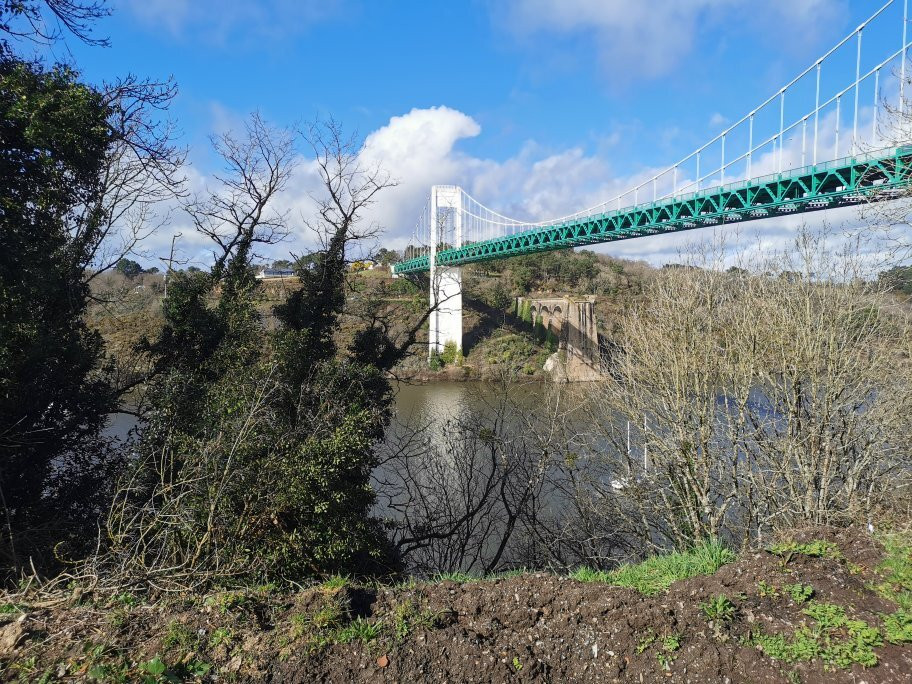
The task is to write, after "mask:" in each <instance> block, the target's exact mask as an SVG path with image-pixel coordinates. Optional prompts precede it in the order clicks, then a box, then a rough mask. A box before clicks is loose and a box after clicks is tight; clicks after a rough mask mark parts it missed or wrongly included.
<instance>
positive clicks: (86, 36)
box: [0, 0, 111, 52]
mask: <svg viewBox="0 0 912 684" xmlns="http://www.w3.org/2000/svg"><path fill="white" fill-rule="evenodd" d="M110 13H111V11H110V10H109V9H108V8H107V7H106V5H105V2H104V0H2V1H0V32H3V33H6V34H7V35H10V36H14V37H16V38H24V39H26V40H31V41H35V42H40V43H52V42H54V41H56V40H59V39H60V38H61V37H62V36H63V33H64V30H66V31H69V32H70V33H72V34H73V35H74V36H76V37H77V38H78V39H79V40H81V41H82V42H84V43H88V44H89V45H107V44H108V41H107V39H105V38H93V37H92V24H93V23H94V22H95V21H97V20H98V19H102V18H104V17H106V16H108V15H109V14H110ZM0 47H2V43H0ZM0 52H2V49H0Z"/></svg>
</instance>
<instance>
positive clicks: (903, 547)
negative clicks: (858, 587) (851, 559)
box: [873, 534, 912, 613]
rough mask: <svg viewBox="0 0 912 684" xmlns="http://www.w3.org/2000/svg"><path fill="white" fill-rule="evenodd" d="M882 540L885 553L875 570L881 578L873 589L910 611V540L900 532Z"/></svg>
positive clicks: (911, 559) (911, 574) (911, 585)
mask: <svg viewBox="0 0 912 684" xmlns="http://www.w3.org/2000/svg"><path fill="white" fill-rule="evenodd" d="M882 542H883V545H884V549H885V550H886V552H887V554H886V558H885V559H884V561H883V562H882V563H881V564H880V565H879V566H878V568H877V571H878V574H879V575H880V576H881V577H882V578H883V580H882V581H881V582H879V583H877V584H876V585H875V586H874V587H873V589H874V590H875V591H876V592H877V593H878V594H880V595H881V596H883V597H884V598H886V599H888V600H890V601H893V602H894V603H897V604H899V607H900V608H901V609H902V610H904V611H905V612H906V613H912V542H910V539H909V538H908V537H907V536H906V535H901V534H893V535H888V536H886V537H884V538H883V539H882Z"/></svg>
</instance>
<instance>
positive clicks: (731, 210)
mask: <svg viewBox="0 0 912 684" xmlns="http://www.w3.org/2000/svg"><path fill="white" fill-rule="evenodd" d="M910 184H912V146H908V147H899V148H895V149H893V150H890V151H889V153H886V151H882V152H879V153H872V154H869V155H864V156H859V157H848V158H845V159H840V160H837V161H834V162H828V163H826V164H818V165H816V166H806V167H804V168H801V169H796V170H794V171H789V172H787V173H785V174H775V175H770V176H765V177H762V178H756V179H752V180H749V181H741V182H738V183H731V184H728V185H723V186H717V187H715V188H710V189H704V190H701V191H699V192H694V193H690V194H687V195H682V196H675V197H674V198H667V199H663V200H659V201H657V202H651V203H647V204H639V205H637V206H635V207H628V208H626V209H621V210H620V211H609V212H606V213H604V214H596V215H592V216H586V217H581V218H578V219H573V220H570V221H567V222H565V223H560V224H555V225H551V226H542V227H540V228H535V229H533V230H527V231H525V232H522V233H517V234H515V235H505V236H503V237H499V238H494V239H492V240H485V241H484V242H474V243H471V244H467V245H464V246H462V247H459V248H456V249H446V250H441V251H439V252H438V253H437V264H438V265H442V266H461V265H463V264H471V263H473V262H477V261H488V260H492V259H505V258H507V257H512V256H518V255H521V254H533V253H535V252H546V251H550V250H555V249H567V248H570V247H577V246H580V245H592V244H597V243H600V242H614V241H615V240H629V239H631V238H637V237H644V236H647V235H659V234H663V233H674V232H677V231H681V230H693V229H695V228H703V227H706V226H714V225H715V226H718V225H728V224H732V223H738V222H741V221H751V220H755V219H762V218H768V217H771V216H781V215H785V214H793V213H796V212H806V211H819V210H822V209H831V208H835V207H842V206H850V205H853V204H860V203H862V202H868V201H872V200H879V199H893V198H895V197H896V196H897V195H898V194H900V193H899V191H900V189H901V188H904V187H907V186H909V185H910ZM429 268H430V259H429V257H428V256H420V257H416V258H414V259H409V260H407V261H403V262H400V263H398V264H396V266H395V268H394V271H395V273H397V274H405V273H418V272H421V271H427V270H429Z"/></svg>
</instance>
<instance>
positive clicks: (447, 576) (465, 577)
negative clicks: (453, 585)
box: [432, 571, 481, 584]
mask: <svg viewBox="0 0 912 684" xmlns="http://www.w3.org/2000/svg"><path fill="white" fill-rule="evenodd" d="M480 579H481V578H480V577H477V576H476V575H471V574H469V573H467V572H458V571H457V572H441V573H438V574H437V575H434V579H433V580H432V581H433V582H458V583H459V584H464V583H465V582H477V581H478V580H480Z"/></svg>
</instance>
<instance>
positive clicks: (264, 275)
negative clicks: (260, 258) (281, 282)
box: [256, 268, 295, 280]
mask: <svg viewBox="0 0 912 684" xmlns="http://www.w3.org/2000/svg"><path fill="white" fill-rule="evenodd" d="M294 274H295V272H294V271H293V270H292V269H290V268H264V269H263V270H262V271H260V272H259V273H257V274H256V277H257V279H258V280H268V279H269V278H292V277H294Z"/></svg>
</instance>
